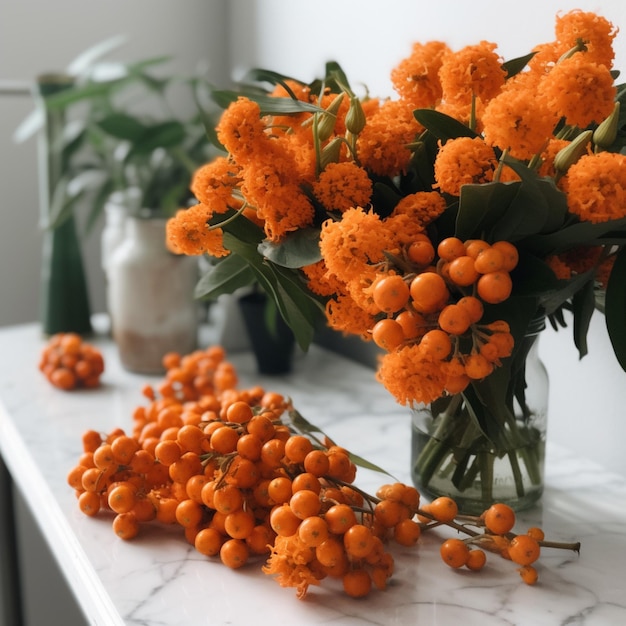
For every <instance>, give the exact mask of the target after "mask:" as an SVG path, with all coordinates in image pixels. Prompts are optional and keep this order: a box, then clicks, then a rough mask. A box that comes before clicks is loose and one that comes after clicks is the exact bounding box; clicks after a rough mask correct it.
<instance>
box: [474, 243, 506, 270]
mask: <svg viewBox="0 0 626 626" xmlns="http://www.w3.org/2000/svg"><path fill="white" fill-rule="evenodd" d="M474 267H475V268H476V271H477V272H478V273H480V274H488V273H489V272H499V271H500V270H501V269H503V267H504V255H503V254H502V252H500V250H498V249H497V248H494V247H490V248H485V249H484V250H481V251H480V252H479V253H478V256H477V257H476V259H475V260H474Z"/></svg>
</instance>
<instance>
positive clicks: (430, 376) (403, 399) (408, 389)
mask: <svg viewBox="0 0 626 626" xmlns="http://www.w3.org/2000/svg"><path fill="white" fill-rule="evenodd" d="M376 377H377V379H378V380H379V381H380V382H381V383H382V384H383V385H384V387H385V388H386V389H387V391H389V393H391V394H392V395H393V396H394V397H395V398H396V400H397V401H398V402H399V403H400V404H402V405H407V404H409V405H411V404H414V403H430V402H433V401H434V400H436V399H437V398H440V397H441V395H442V394H443V392H444V389H445V385H446V380H447V377H448V376H447V373H446V371H445V368H444V367H442V363H441V362H440V361H434V360H433V359H432V358H431V357H429V356H428V355H427V354H425V353H424V351H423V350H421V349H420V346H419V344H418V345H410V346H406V347H403V348H401V349H399V350H396V351H395V352H389V353H387V354H385V355H384V356H383V357H382V358H381V360H380V365H379V368H378V372H377V373H376Z"/></svg>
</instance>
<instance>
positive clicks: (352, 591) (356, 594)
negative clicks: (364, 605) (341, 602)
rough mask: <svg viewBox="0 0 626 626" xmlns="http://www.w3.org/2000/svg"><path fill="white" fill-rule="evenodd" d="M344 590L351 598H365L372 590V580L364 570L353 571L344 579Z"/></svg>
mask: <svg viewBox="0 0 626 626" xmlns="http://www.w3.org/2000/svg"><path fill="white" fill-rule="evenodd" d="M342 583H343V590H344V591H345V592H346V593H347V594H348V595H349V596H350V597H351V598H363V597H365V596H366V595H368V594H369V592H370V591H371V589H372V579H371V577H370V575H369V573H368V572H367V571H366V570H364V569H353V570H350V571H349V572H346V573H345V574H344V575H343V577H342Z"/></svg>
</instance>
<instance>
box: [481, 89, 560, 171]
mask: <svg viewBox="0 0 626 626" xmlns="http://www.w3.org/2000/svg"><path fill="white" fill-rule="evenodd" d="M557 121H558V115H557V114H556V113H555V112H554V111H553V110H551V109H549V108H548V107H547V105H546V102H545V100H543V99H541V98H537V97H536V94H534V93H531V92H528V91H526V90H522V89H512V90H504V91H503V92H502V93H501V94H500V95H498V96H496V97H495V98H494V99H493V100H491V102H489V104H488V105H487V107H486V109H485V112H484V114H483V116H482V123H483V128H484V137H485V142H486V143H487V144H488V145H490V146H494V147H496V146H497V147H498V148H500V149H501V150H508V151H509V153H510V154H511V156H512V157H514V158H516V159H520V160H527V159H531V158H532V157H533V156H534V155H536V154H538V153H540V152H541V151H542V150H543V148H544V145H545V142H546V140H547V139H548V138H549V137H551V136H552V132H553V130H554V127H555V126H556V123H557Z"/></svg>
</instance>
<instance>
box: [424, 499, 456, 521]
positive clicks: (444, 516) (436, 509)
mask: <svg viewBox="0 0 626 626" xmlns="http://www.w3.org/2000/svg"><path fill="white" fill-rule="evenodd" d="M428 512H429V513H430V514H431V515H432V516H433V517H434V518H435V519H436V520H437V521H438V522H451V521H453V520H454V518H455V517H456V516H457V515H458V514H459V507H458V506H457V503H456V502H455V501H454V500H453V499H452V498H449V497H448V496H440V497H439V498H435V499H434V500H433V501H432V502H431V503H430V505H429V506H428Z"/></svg>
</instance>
